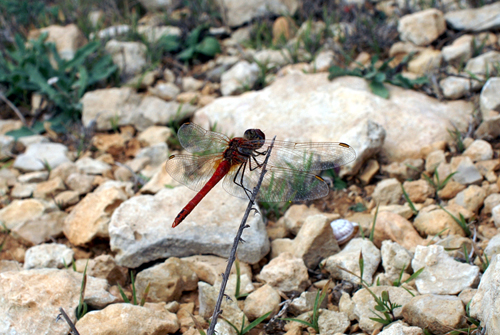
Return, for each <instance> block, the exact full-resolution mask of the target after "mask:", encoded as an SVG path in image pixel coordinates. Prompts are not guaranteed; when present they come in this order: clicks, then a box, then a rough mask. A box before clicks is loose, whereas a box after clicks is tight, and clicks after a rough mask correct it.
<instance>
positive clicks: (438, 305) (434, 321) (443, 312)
mask: <svg viewBox="0 0 500 335" xmlns="http://www.w3.org/2000/svg"><path fill="white" fill-rule="evenodd" d="M403 317H404V320H405V321H406V322H408V323H409V324H411V325H414V326H418V327H420V328H425V329H428V330H429V331H430V332H432V334H446V333H448V332H449V331H450V329H460V328H464V327H466V325H467V322H466V318H465V308H464V305H463V303H462V301H461V300H460V298H458V297H456V296H446V295H445V296H440V295H435V294H426V295H421V296H416V297H414V298H412V299H411V301H410V302H409V303H407V304H406V305H405V306H404V307H403Z"/></svg>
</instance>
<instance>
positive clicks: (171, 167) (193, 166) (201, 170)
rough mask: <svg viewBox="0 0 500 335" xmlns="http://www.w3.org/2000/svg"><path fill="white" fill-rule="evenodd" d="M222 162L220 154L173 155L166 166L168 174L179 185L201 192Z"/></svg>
mask: <svg viewBox="0 0 500 335" xmlns="http://www.w3.org/2000/svg"><path fill="white" fill-rule="evenodd" d="M221 161H222V156H221V155H220V154H212V155H206V156H194V155H172V156H170V157H169V159H168V161H167V164H166V166H165V168H166V170H167V172H168V173H169V174H170V175H171V176H172V178H174V179H175V180H176V181H178V182H179V183H181V184H183V185H185V186H187V187H189V188H190V189H192V190H193V191H199V190H201V189H202V188H203V186H205V184H206V183H207V181H208V180H209V179H210V177H212V176H213V174H214V173H215V170H216V169H217V166H218V165H219V164H220V162H221Z"/></svg>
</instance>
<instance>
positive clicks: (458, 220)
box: [439, 205, 473, 236]
mask: <svg viewBox="0 0 500 335" xmlns="http://www.w3.org/2000/svg"><path fill="white" fill-rule="evenodd" d="M439 207H440V208H441V209H442V210H443V211H445V212H446V213H447V214H448V215H449V216H451V217H452V218H453V220H454V221H455V222H456V223H457V224H458V225H459V226H460V228H462V230H463V231H464V233H465V236H471V235H472V233H471V231H470V229H469V224H470V223H467V221H465V217H464V216H463V215H462V213H458V216H459V218H457V217H456V216H455V215H453V214H451V213H450V212H448V211H447V210H446V209H444V207H443V206H441V205H439ZM471 221H473V220H471Z"/></svg>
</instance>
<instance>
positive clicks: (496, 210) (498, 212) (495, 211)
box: [491, 205, 500, 228]
mask: <svg viewBox="0 0 500 335" xmlns="http://www.w3.org/2000/svg"><path fill="white" fill-rule="evenodd" d="M491 216H492V217H493V222H494V223H495V226H496V227H497V228H500V205H498V206H495V207H493V208H492V209H491Z"/></svg>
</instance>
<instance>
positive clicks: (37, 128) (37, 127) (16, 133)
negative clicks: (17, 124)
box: [5, 121, 45, 140]
mask: <svg viewBox="0 0 500 335" xmlns="http://www.w3.org/2000/svg"><path fill="white" fill-rule="evenodd" d="M43 132H45V128H44V127H43V123H42V122H40V121H37V122H35V124H34V125H33V127H31V128H28V127H25V126H22V127H21V128H19V129H16V130H11V131H9V132H7V133H6V134H5V135H9V136H12V137H14V138H15V139H16V140H17V139H19V138H20V137H24V136H31V135H38V134H41V133H43Z"/></svg>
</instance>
